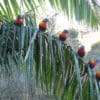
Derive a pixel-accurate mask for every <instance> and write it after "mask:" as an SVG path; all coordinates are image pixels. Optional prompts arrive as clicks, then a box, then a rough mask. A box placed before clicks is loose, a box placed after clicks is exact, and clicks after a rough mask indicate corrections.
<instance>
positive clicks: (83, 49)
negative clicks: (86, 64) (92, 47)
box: [77, 46, 85, 57]
mask: <svg viewBox="0 0 100 100" xmlns="http://www.w3.org/2000/svg"><path fill="white" fill-rule="evenodd" d="M77 53H78V56H79V57H84V56H85V47H84V46H80V47H79V48H78V50H77Z"/></svg>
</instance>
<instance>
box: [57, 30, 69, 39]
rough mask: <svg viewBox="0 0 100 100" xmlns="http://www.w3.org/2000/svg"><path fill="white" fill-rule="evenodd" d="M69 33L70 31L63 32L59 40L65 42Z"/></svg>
mask: <svg viewBox="0 0 100 100" xmlns="http://www.w3.org/2000/svg"><path fill="white" fill-rule="evenodd" d="M68 34H69V31H68V30H64V31H63V32H61V33H60V35H59V39H60V40H61V41H65V40H66V38H67V37H68Z"/></svg>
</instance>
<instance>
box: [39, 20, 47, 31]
mask: <svg viewBox="0 0 100 100" xmlns="http://www.w3.org/2000/svg"><path fill="white" fill-rule="evenodd" d="M46 29H47V23H46V22H41V23H40V24H39V30H40V31H46Z"/></svg>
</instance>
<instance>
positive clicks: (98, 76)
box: [96, 72, 100, 80]
mask: <svg viewBox="0 0 100 100" xmlns="http://www.w3.org/2000/svg"><path fill="white" fill-rule="evenodd" d="M96 78H97V80H100V72H97V73H96Z"/></svg>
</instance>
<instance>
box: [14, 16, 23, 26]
mask: <svg viewBox="0 0 100 100" xmlns="http://www.w3.org/2000/svg"><path fill="white" fill-rule="evenodd" d="M15 23H16V24H19V25H20V24H23V19H22V18H17V19H16V20H15Z"/></svg>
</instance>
